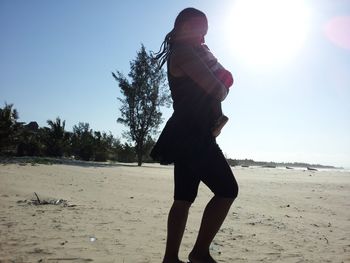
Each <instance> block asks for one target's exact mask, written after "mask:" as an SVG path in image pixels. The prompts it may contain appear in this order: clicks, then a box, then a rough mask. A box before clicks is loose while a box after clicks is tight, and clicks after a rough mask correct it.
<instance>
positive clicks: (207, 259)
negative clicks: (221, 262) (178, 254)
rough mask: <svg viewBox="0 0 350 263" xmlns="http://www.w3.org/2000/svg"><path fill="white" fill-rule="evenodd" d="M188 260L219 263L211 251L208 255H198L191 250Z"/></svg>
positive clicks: (196, 262) (194, 262) (195, 262)
mask: <svg viewBox="0 0 350 263" xmlns="http://www.w3.org/2000/svg"><path fill="white" fill-rule="evenodd" d="M188 260H189V261H190V263H217V262H216V261H215V259H213V258H212V257H211V255H210V254H209V253H208V254H207V255H196V254H195V253H193V252H191V253H190V254H189V256H188Z"/></svg>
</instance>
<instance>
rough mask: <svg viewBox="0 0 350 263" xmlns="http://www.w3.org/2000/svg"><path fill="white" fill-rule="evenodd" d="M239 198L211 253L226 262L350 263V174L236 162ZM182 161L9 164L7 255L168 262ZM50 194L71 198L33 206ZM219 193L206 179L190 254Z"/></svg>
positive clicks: (1, 214)
mask: <svg viewBox="0 0 350 263" xmlns="http://www.w3.org/2000/svg"><path fill="white" fill-rule="evenodd" d="M233 171H234V173H235V176H236V178H237V181H238V183H239V186H240V192H239V196H238V198H237V200H236V202H235V203H234V205H233V207H232V208H231V210H230V212H229V215H228V217H227V219H226V221H225V223H224V225H223V227H222V229H221V230H220V232H219V233H218V235H217V237H216V238H215V241H214V243H213V244H212V247H211V250H212V254H213V256H214V257H215V258H216V259H217V260H218V262H226V263H230V262H350V172H345V171H337V170H335V171H305V170H297V169H293V170H292V169H291V170H287V169H278V168H276V169H273V168H251V167H248V168H242V167H237V168H233ZM172 173H173V167H172V166H160V165H156V164H154V165H153V164H152V165H150V164H145V165H144V166H142V167H137V166H135V165H123V164H119V165H104V164H101V165H97V164H88V163H86V164H82V163H77V164H76V165H74V164H71V165H64V164H54V165H43V164H35V165H32V164H19V163H17V164H16V163H15V164H5V165H4V164H2V165H1V166H0V262H1V263H3V262H117V263H119V262H120V263H123V262H125V263H138V262H139V263H142V262H161V259H162V255H163V251H164V247H165V238H166V220H167V214H168V210H169V208H170V206H171V203H172V199H173V198H172V196H173V179H172ZM34 192H36V193H37V195H38V197H39V198H40V199H41V201H43V200H59V199H64V200H67V203H65V204H63V203H62V204H57V205H50V204H49V205H33V204H30V200H35V199H36V197H35V195H34ZM210 198H211V192H210V191H209V190H208V189H207V188H206V187H205V186H204V185H201V186H200V190H199V195H198V197H197V199H196V202H195V203H194V204H193V207H192V208H191V210H190V215H189V219H188V225H187V228H186V232H185V236H184V239H183V244H182V247H181V253H180V256H181V259H182V260H185V259H187V254H188V253H189V251H190V250H191V247H192V245H193V243H194V241H195V238H196V233H197V230H198V227H199V224H200V220H201V213H202V211H203V209H204V206H205V205H206V203H207V201H208V200H209V199H210Z"/></svg>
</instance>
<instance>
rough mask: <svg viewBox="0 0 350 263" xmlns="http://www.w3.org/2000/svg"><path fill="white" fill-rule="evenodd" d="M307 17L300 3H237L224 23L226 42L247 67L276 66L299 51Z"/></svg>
mask: <svg viewBox="0 0 350 263" xmlns="http://www.w3.org/2000/svg"><path fill="white" fill-rule="evenodd" d="M309 17H310V12H309V10H308V8H307V6H306V5H305V3H304V1H303V0H264V1H261V0H237V1H235V4H234V5H233V7H232V11H231V12H230V14H229V18H228V21H227V22H226V24H227V29H226V36H227V38H228V39H227V41H228V43H229V47H230V49H232V52H233V55H234V56H235V57H237V58H239V59H241V60H242V61H243V62H244V63H247V64H248V65H250V66H259V68H261V66H263V67H266V66H279V65H281V64H285V63H287V62H288V61H289V60H290V59H291V58H293V57H294V56H295V55H296V53H297V52H298V51H299V50H300V48H301V47H302V45H303V43H304V42H305V39H306V36H307V33H308V30H309V24H310V21H309Z"/></svg>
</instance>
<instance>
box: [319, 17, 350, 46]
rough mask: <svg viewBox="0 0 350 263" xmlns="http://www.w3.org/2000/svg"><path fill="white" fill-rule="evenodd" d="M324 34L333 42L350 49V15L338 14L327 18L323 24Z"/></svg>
mask: <svg viewBox="0 0 350 263" xmlns="http://www.w3.org/2000/svg"><path fill="white" fill-rule="evenodd" d="M325 34H326V36H327V38H328V39H329V40H330V41H331V42H332V43H333V44H335V45H337V46H338V47H341V48H345V49H350V17H349V16H338V17H334V18H332V19H331V20H329V21H328V22H327V24H326V26H325Z"/></svg>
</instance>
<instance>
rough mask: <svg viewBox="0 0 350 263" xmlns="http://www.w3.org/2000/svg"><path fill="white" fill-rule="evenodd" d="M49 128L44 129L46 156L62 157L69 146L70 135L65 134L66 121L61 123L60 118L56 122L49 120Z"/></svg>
mask: <svg viewBox="0 0 350 263" xmlns="http://www.w3.org/2000/svg"><path fill="white" fill-rule="evenodd" d="M47 124H48V125H49V128H48V127H45V128H44V132H45V145H46V154H47V155H48V156H54V157H62V156H63V154H64V152H65V150H66V148H67V145H68V141H69V138H68V134H67V133H66V132H65V126H66V121H63V122H62V121H61V119H60V118H59V117H57V118H56V121H52V120H47Z"/></svg>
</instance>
